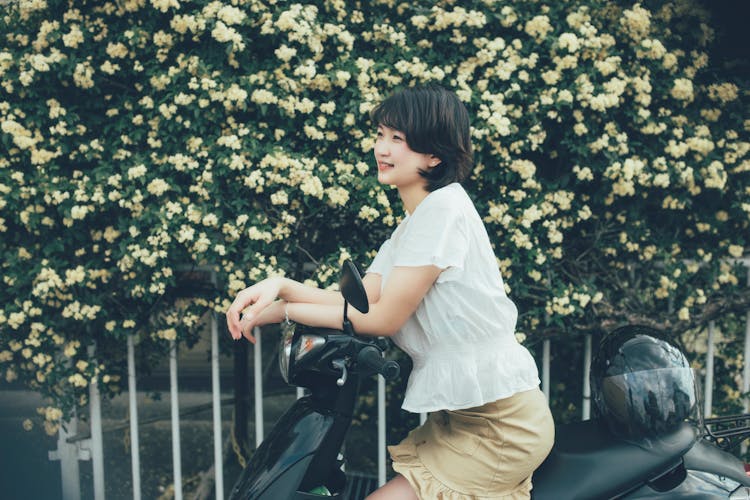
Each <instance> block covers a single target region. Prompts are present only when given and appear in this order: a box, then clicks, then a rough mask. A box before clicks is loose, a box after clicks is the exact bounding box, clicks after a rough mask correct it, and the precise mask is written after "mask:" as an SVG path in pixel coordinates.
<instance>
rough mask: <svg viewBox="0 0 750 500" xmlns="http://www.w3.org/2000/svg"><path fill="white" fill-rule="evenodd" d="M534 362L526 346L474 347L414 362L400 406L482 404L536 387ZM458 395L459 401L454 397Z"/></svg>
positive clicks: (423, 409) (417, 409)
mask: <svg viewBox="0 0 750 500" xmlns="http://www.w3.org/2000/svg"><path fill="white" fill-rule="evenodd" d="M539 383H540V380H539V373H538V371H537V367H536V363H535V362H534V359H533V358H532V357H531V355H530V354H529V353H528V351H526V349H525V348H523V347H521V346H519V348H515V349H506V350H496V349H491V350H487V351H482V350H479V349H478V350H477V352H476V353H474V354H473V355H472V356H471V357H467V358H466V361H465V362H463V361H462V359H461V354H459V355H456V354H452V355H451V356H445V357H443V356H435V357H432V358H426V359H425V360H424V361H423V362H419V361H415V363H414V369H413V370H412V373H411V375H410V377H409V383H408V387H407V390H406V396H405V398H404V402H403V405H402V408H403V409H404V410H406V411H409V412H412V413H428V412H433V411H438V410H459V409H464V408H472V407H476V406H481V405H483V404H486V403H490V402H492V401H497V400H498V399H503V398H508V397H511V396H513V395H514V394H516V393H519V392H523V391H528V390H531V389H534V388H535V387H538V386H539ZM458 395H460V398H461V399H460V400H459V399H458V398H457V397H456V396H458Z"/></svg>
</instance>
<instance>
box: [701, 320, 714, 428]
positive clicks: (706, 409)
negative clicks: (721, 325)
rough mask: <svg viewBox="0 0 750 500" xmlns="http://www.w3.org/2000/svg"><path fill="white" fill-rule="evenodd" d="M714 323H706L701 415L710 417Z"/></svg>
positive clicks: (712, 385)
mask: <svg viewBox="0 0 750 500" xmlns="http://www.w3.org/2000/svg"><path fill="white" fill-rule="evenodd" d="M714 328H715V325H714V322H713V321H710V322H709V323H708V339H706V343H707V345H706V382H705V384H706V387H705V389H704V393H703V402H704V405H703V415H704V416H705V417H710V416H711V413H712V411H713V394H714Z"/></svg>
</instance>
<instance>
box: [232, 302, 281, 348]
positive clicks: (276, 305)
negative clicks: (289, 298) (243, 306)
mask: <svg viewBox="0 0 750 500" xmlns="http://www.w3.org/2000/svg"><path fill="white" fill-rule="evenodd" d="M285 308H286V301H284V300H277V301H275V302H273V303H272V304H271V305H269V306H267V307H266V308H265V309H263V311H261V312H260V314H257V315H255V316H252V317H251V316H248V315H247V314H243V315H242V319H241V320H240V332H242V335H243V336H244V337H245V338H246V339H247V340H249V341H250V343H252V344H254V343H255V336H254V335H253V329H254V328H255V327H256V326H263V325H269V324H271V323H281V322H282V321H283V320H284V315H285V310H286V309H285Z"/></svg>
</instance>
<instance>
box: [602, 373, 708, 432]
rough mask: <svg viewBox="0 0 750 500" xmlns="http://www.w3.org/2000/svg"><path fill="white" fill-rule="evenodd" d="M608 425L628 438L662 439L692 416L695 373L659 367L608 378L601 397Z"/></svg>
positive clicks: (694, 400)
mask: <svg viewBox="0 0 750 500" xmlns="http://www.w3.org/2000/svg"><path fill="white" fill-rule="evenodd" d="M598 397H599V398H601V402H602V403H604V406H605V408H606V410H607V411H606V413H607V415H606V416H605V418H606V419H607V420H608V424H610V427H612V428H613V429H616V431H617V432H618V434H619V433H624V434H625V435H626V437H630V438H642V437H647V436H652V437H655V436H659V435H662V434H664V433H667V432H669V431H670V430H672V429H674V428H675V427H677V426H678V425H679V424H680V422H683V421H684V420H685V419H687V418H689V417H691V416H693V410H694V409H695V407H696V403H697V396H696V386H695V377H694V374H693V370H692V369H690V368H687V367H674V368H657V369H651V370H642V371H637V372H632V373H623V374H621V375H613V376H609V377H605V378H604V379H603V380H602V385H601V394H599V395H598Z"/></svg>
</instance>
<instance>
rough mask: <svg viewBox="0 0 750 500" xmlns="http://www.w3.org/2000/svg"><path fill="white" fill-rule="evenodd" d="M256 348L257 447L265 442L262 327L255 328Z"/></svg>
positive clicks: (254, 375) (254, 364)
mask: <svg viewBox="0 0 750 500" xmlns="http://www.w3.org/2000/svg"><path fill="white" fill-rule="evenodd" d="M253 336H255V348H254V349H253V382H254V383H255V447H256V448H257V447H258V446H260V443H262V442H263V434H264V432H263V366H262V363H263V356H262V354H263V351H262V349H261V345H262V344H261V334H260V328H258V327H255V328H254V329H253Z"/></svg>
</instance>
